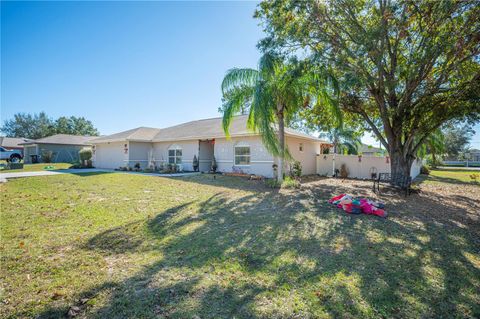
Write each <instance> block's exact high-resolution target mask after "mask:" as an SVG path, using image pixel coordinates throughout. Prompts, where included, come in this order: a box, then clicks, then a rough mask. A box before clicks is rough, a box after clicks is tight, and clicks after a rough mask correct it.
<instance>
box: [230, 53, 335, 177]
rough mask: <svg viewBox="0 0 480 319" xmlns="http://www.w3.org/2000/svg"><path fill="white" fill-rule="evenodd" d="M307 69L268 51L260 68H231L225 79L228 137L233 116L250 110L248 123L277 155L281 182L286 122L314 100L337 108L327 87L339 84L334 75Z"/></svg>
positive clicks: (285, 151) (286, 151)
mask: <svg viewBox="0 0 480 319" xmlns="http://www.w3.org/2000/svg"><path fill="white" fill-rule="evenodd" d="M306 69H307V68H306V67H305V65H304V64H299V63H296V62H295V61H290V62H288V63H285V62H284V60H283V59H282V58H280V57H278V56H275V55H272V54H269V53H266V54H264V55H263V56H262V58H261V59H260V61H259V64H258V69H250V68H243V69H239V68H234V69H230V70H229V71H227V74H226V75H225V77H224V79H223V82H222V93H223V101H224V104H223V107H222V108H221V110H222V112H223V129H224V131H225V134H226V136H227V138H228V137H229V131H228V130H229V127H230V124H231V121H232V119H233V117H234V116H235V115H236V114H238V113H240V112H242V111H246V110H248V114H249V116H248V121H247V127H248V128H249V129H252V130H253V131H258V132H260V134H261V135H262V139H263V142H264V145H265V146H266V148H267V149H268V150H269V151H270V153H272V155H274V156H277V157H278V176H277V179H278V181H279V182H282V180H283V170H284V159H285V157H286V156H289V155H288V150H286V148H285V125H286V124H288V122H289V121H290V120H291V119H292V117H293V116H294V115H295V113H296V112H297V111H298V109H299V108H300V107H305V106H308V105H309V104H310V103H311V102H312V101H314V102H315V103H324V104H328V105H330V106H332V107H334V108H336V109H338V105H337V104H336V100H334V99H332V98H330V94H329V93H330V91H329V90H328V89H327V85H328V84H332V83H334V84H336V82H334V80H333V77H332V76H330V74H327V73H326V72H317V73H315V74H312V73H308V74H307V73H306V72H305V70H306ZM318 69H319V68H318ZM335 92H337V91H336V90H335ZM337 113H339V112H337Z"/></svg>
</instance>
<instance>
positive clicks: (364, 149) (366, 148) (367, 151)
mask: <svg viewBox="0 0 480 319" xmlns="http://www.w3.org/2000/svg"><path fill="white" fill-rule="evenodd" d="M357 152H358V154H362V155H365V156H375V155H376V156H382V155H384V154H386V153H387V151H386V150H384V149H381V148H378V147H374V146H371V145H366V144H362V145H360V146H359V147H358V150H357Z"/></svg>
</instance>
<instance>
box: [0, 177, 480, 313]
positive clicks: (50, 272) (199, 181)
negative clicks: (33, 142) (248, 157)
mask: <svg viewBox="0 0 480 319" xmlns="http://www.w3.org/2000/svg"><path fill="white" fill-rule="evenodd" d="M442 185H443V186H442V187H449V185H450V184H448V183H443V184H442ZM423 187H426V189H425V191H422V192H421V193H420V194H413V195H411V196H410V197H409V198H407V199H404V197H402V196H393V197H392V196H386V197H385V198H384V199H385V200H386V201H387V210H388V212H389V217H388V218H387V219H381V218H376V217H373V216H366V215H360V216H352V215H347V214H344V213H343V212H341V211H339V210H337V209H336V208H333V207H331V206H330V205H329V204H327V203H326V199H327V198H329V197H330V196H331V195H332V194H338V193H340V192H350V193H353V194H365V193H367V194H368V192H369V190H370V188H371V184H370V183H366V182H361V181H346V182H341V181H338V180H336V181H332V180H329V179H320V180H319V181H314V182H310V183H308V184H304V185H303V186H302V188H301V189H300V190H298V191H297V190H294V191H292V190H282V191H277V190H271V189H268V188H265V186H264V185H263V184H262V182H258V181H247V180H244V179H240V178H236V177H224V176H217V177H216V179H213V176H211V175H197V176H192V177H186V178H176V179H173V178H172V179H169V178H163V177H147V176H140V175H130V174H117V173H90V174H82V175H59V176H48V177H47V176H44V177H34V178H23V179H15V180H11V181H9V182H8V183H5V184H1V185H0V191H1V193H0V195H1V207H2V215H1V222H0V230H1V236H2V240H1V243H0V249H1V272H0V274H1V275H0V278H1V283H2V290H1V296H0V298H1V299H2V300H0V302H1V304H2V306H1V307H0V317H5V318H19V317H20V318H21V317H41V318H47V317H49V318H58V317H63V316H65V315H66V314H67V312H68V311H69V309H70V312H71V314H77V315H78V316H79V317H82V318H83V317H87V318H154V317H157V318H158V317H160V318H233V317H235V318H272V317H274V318H381V317H384V318H419V317H424V318H440V317H459V318H462V317H465V318H468V317H470V318H474V317H477V318H478V317H479V316H480V307H479V304H480V293H479V291H480V252H479V250H478V247H480V240H479V233H480V232H479V230H480V227H479V221H478V220H479V219H478V217H479V215H478V212H479V211H480V207H479V206H478V197H477V198H475V197H474V196H475V195H476V193H477V190H478V189H476V188H474V187H477V186H471V185H462V187H463V188H464V189H463V190H461V191H459V192H460V193H454V192H449V193H448V194H446V195H442V196H441V197H437V196H436V195H435V193H432V192H430V190H429V189H428V188H429V187H433V189H435V188H434V187H437V186H436V185H435V184H428V183H427V184H424V185H423ZM455 187H457V185H455ZM455 189H456V188H455ZM462 194H463V195H462ZM449 196H465V197H466V198H467V199H470V202H467V204H465V205H464V206H462V205H463V204H462V203H461V202H458V201H457V202H454V199H455V198H457V197H455V198H454V197H449ZM477 196H478V195H477ZM467 199H465V200H467ZM476 205H477V206H476ZM468 207H471V209H468Z"/></svg>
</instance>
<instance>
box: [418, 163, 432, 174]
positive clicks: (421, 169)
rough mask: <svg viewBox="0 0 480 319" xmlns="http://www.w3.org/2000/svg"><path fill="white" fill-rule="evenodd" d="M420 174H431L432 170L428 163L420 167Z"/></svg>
mask: <svg viewBox="0 0 480 319" xmlns="http://www.w3.org/2000/svg"><path fill="white" fill-rule="evenodd" d="M420 174H424V175H428V174H430V170H429V169H428V167H427V166H426V165H422V167H420Z"/></svg>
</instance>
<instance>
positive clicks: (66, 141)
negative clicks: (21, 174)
mask: <svg viewBox="0 0 480 319" xmlns="http://www.w3.org/2000/svg"><path fill="white" fill-rule="evenodd" d="M94 138H96V136H82V135H69V134H56V135H52V136H47V137H44V138H39V139H38V140H29V141H28V142H24V143H20V144H21V145H33V144H62V145H92V143H90V141H91V140H92V139H94Z"/></svg>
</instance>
